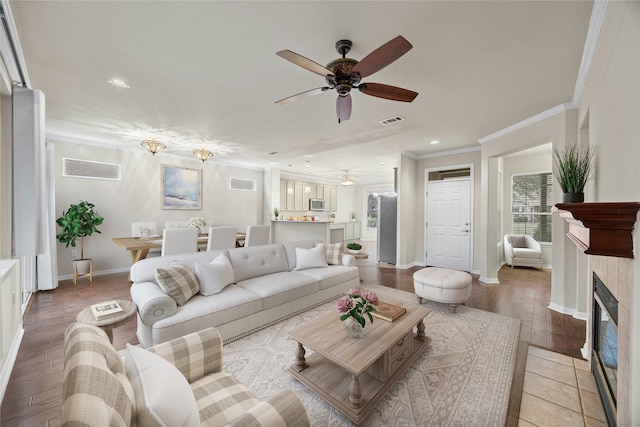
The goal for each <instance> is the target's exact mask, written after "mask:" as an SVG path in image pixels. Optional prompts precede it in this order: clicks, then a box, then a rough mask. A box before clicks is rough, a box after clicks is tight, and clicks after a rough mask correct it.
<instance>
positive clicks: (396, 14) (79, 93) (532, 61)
mask: <svg viewBox="0 0 640 427" xmlns="http://www.w3.org/2000/svg"><path fill="white" fill-rule="evenodd" d="M10 4H11V8H12V11H13V15H14V18H15V23H16V27H17V29H18V33H19V38H20V43H21V45H22V50H23V53H24V58H25V62H26V65H27V70H28V74H29V77H30V81H31V86H32V87H33V88H34V89H40V90H42V91H43V92H44V93H45V96H46V130H47V135H48V137H49V138H50V139H59V140H67V141H82V142H90V143H100V144H105V145H116V146H118V145H126V146H129V147H139V148H140V149H141V150H142V149H143V148H142V147H140V146H139V144H140V141H142V140H143V139H146V138H149V137H157V138H158V139H160V140H162V141H163V142H165V143H166V144H167V146H168V148H167V150H166V151H167V152H172V153H175V154H184V155H191V154H190V152H191V151H192V150H193V149H194V148H196V147H198V146H205V147H207V148H209V149H211V150H213V151H215V152H216V157H215V159H216V160H215V161H221V162H230V163H235V164H242V165H249V166H254V167H278V168H280V169H281V170H282V172H283V173H297V174H305V175H314V176H317V177H321V178H330V179H332V180H334V181H335V182H336V183H337V182H338V178H337V176H338V175H339V174H340V172H341V171H342V170H345V169H348V170H349V172H350V173H351V174H353V175H356V176H359V177H360V178H361V182H362V183H372V182H379V180H381V181H383V182H390V181H391V179H392V175H393V173H392V167H393V166H396V164H397V159H398V155H399V153H401V152H411V153H413V154H415V155H417V156H420V155H428V154H431V153H436V152H441V151H450V150H459V149H466V148H472V147H476V148H477V147H478V146H479V144H478V139H480V138H482V137H485V136H487V135H490V134H492V133H494V132H496V131H498V130H501V129H503V128H505V127H508V126H510V125H512V124H514V123H517V122H519V121H521V120H524V119H527V118H529V117H532V116H534V115H536V114H538V113H541V112H543V111H546V110H548V109H550V108H552V107H555V106H558V105H560V104H563V103H566V102H570V101H571V100H572V98H573V95H574V89H575V86H576V78H577V76H578V71H579V68H580V61H581V58H582V52H583V48H584V45H585V39H586V34H587V29H588V25H589V18H590V16H591V9H592V6H593V2H591V1H549V2H547V1H509V2H507V1H493V2H487V1H472V2H466V1H465V2H462V1H442V2H435V1H425V2H418V1H414V2H401V1H386V2H374V1H329V2H321V1H314V2H303V1H292V2H286V1H281V2H271V1H256V2H241V1H23V0H21V1H12V2H10ZM397 35H402V36H404V37H405V38H406V39H407V40H408V41H409V42H411V44H412V45H413V49H412V50H410V51H409V52H408V53H407V54H405V55H404V56H403V57H401V58H400V59H398V60H397V61H396V62H394V63H393V64H391V65H389V66H388V67H386V68H385V69H383V70H381V71H379V72H378V73H375V74H374V75H372V76H369V77H367V78H365V79H363V81H365V82H367V81H368V82H376V83H385V84H389V85H393V86H399V87H402V88H406V89H410V90H414V91H417V92H419V95H418V97H417V98H416V100H415V101H414V102H413V103H401V102H394V101H388V100H383V99H379V98H375V97H371V96H367V95H365V94H363V93H360V92H355V93H353V94H352V97H353V112H352V116H351V120H349V121H346V122H343V123H342V124H338V123H337V119H336V112H335V101H336V99H335V98H336V94H335V92H333V91H331V92H328V93H322V94H319V95H317V96H314V97H310V98H306V99H302V100H299V101H297V102H295V103H291V104H287V105H276V104H274V101H276V100H279V99H281V98H284V97H287V96H289V95H293V94H296V93H299V92H303V91H305V90H309V89H313V88H317V87H320V86H324V85H325V82H324V79H323V78H322V77H321V76H318V75H316V74H313V73H311V72H309V71H307V70H304V69H302V68H300V67H297V66H295V65H293V64H292V63H290V62H287V61H285V60H283V59H282V58H280V57H278V56H276V55H275V52H276V51H279V50H283V49H290V50H292V51H294V52H296V53H299V54H301V55H303V56H306V57H307V58H310V59H312V60H314V61H316V62H318V63H320V64H323V65H325V64H326V63H328V62H329V61H330V60H332V59H335V58H337V57H338V56H339V55H338V53H337V52H336V51H335V49H334V45H335V43H336V42H337V41H338V40H340V39H350V40H351V41H352V42H353V48H352V50H351V52H350V53H349V54H348V55H347V56H348V57H351V58H354V59H357V60H360V59H362V58H363V57H364V56H366V55H367V54H368V53H370V52H371V51H373V50H374V49H376V48H377V47H379V46H380V45H382V44H383V43H385V42H387V41H389V40H391V39H392V38H394V37H395V36H397ZM112 77H117V78H120V79H123V80H125V81H126V82H128V83H129V84H130V86H131V87H130V88H129V89H119V88H116V87H113V86H111V85H109V84H107V82H106V81H107V79H108V78H112ZM396 115H401V116H403V117H404V118H405V120H404V121H402V122H400V123H397V124H394V125H389V126H382V125H380V124H379V123H378V122H379V120H382V119H385V118H389V117H392V116H396ZM434 139H437V140H440V141H441V143H440V144H438V145H431V144H430V141H432V140H434ZM272 152H277V153H278V154H274V155H270V154H269V153H272ZM305 155H306V156H312V157H305ZM158 156H162V153H160V154H158ZM383 162H384V165H382V164H381V163H383ZM276 163H277V165H276ZM305 166H308V167H305Z"/></svg>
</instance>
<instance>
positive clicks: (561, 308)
mask: <svg viewBox="0 0 640 427" xmlns="http://www.w3.org/2000/svg"><path fill="white" fill-rule="evenodd" d="M547 308H548V309H549V310H553V311H555V312H558V313H561V314H567V315H569V316H572V317H574V318H575V319H579V320H588V319H589V316H588V315H587V313H583V312H580V311H578V310H576V309H575V308H569V307H565V306H563V305H560V304H556V303H554V302H551V303H549V305H548V306H547Z"/></svg>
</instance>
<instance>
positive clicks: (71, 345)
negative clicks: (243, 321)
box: [62, 323, 309, 427]
mask: <svg viewBox="0 0 640 427" xmlns="http://www.w3.org/2000/svg"><path fill="white" fill-rule="evenodd" d="M64 356H65V357H64V385H63V403H62V425H63V426H81V425H82V426H90V427H94V426H95V427H99V426H100V427H101V426H118V427H119V426H135V425H136V424H137V425H142V424H144V425H166V426H177V425H194V424H195V425H201V426H238V427H246V426H256V427H259V426H265V427H267V426H283V427H285V426H295V427H299V426H300V427H306V426H309V417H308V416H307V411H306V409H305V407H304V405H303V404H302V401H301V400H300V399H299V398H298V397H297V396H296V395H295V393H294V392H293V391H291V390H287V389H284V390H280V391H278V392H276V393H275V394H273V395H272V396H271V397H269V398H266V399H258V398H257V397H256V396H255V395H254V394H253V392H251V390H249V389H248V388H247V387H246V386H244V385H243V384H242V383H240V382H239V381H237V380H236V379H235V378H234V377H233V376H232V375H231V374H229V373H226V372H224V371H223V370H222V366H223V364H222V356H223V354H222V339H221V338H220V334H219V333H218V331H217V330H216V329H215V328H208V329H204V330H202V331H200V332H196V333H192V334H189V335H185V336H184V337H180V338H176V339H174V340H172V341H168V342H165V343H162V344H158V345H156V346H154V347H151V348H149V349H146V350H145V349H142V348H138V347H135V346H133V347H132V346H128V347H127V350H125V351H124V354H123V356H124V359H125V360H124V361H123V359H122V357H121V355H120V354H118V352H117V351H116V350H115V348H114V347H113V346H112V345H111V343H110V342H109V339H108V338H107V335H106V334H105V332H104V331H103V330H101V329H100V328H98V327H95V326H92V325H85V324H82V323H74V324H72V325H71V326H70V327H69V328H68V329H67V331H66V333H65V346H64ZM150 420H152V421H153V422H151V423H150V424H145V422H149V421H150Z"/></svg>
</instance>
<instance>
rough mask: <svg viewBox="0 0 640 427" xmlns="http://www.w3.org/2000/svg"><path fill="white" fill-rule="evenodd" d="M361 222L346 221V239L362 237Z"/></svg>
mask: <svg viewBox="0 0 640 427" xmlns="http://www.w3.org/2000/svg"><path fill="white" fill-rule="evenodd" d="M361 234H362V232H361V223H360V222H359V221H358V222H345V223H344V240H345V241H347V240H358V239H360V237H361Z"/></svg>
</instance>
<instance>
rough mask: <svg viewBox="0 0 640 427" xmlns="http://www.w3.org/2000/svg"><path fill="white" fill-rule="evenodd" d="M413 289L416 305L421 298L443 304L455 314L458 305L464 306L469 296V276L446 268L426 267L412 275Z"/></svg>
mask: <svg viewBox="0 0 640 427" xmlns="http://www.w3.org/2000/svg"><path fill="white" fill-rule="evenodd" d="M413 287H414V289H415V292H416V295H417V296H418V304H421V303H422V299H423V298H424V299H428V300H431V301H436V302H443V303H445V304H449V305H450V306H451V312H452V313H455V312H456V307H457V306H458V304H464V303H465V302H466V301H467V300H468V299H469V297H470V296H471V275H470V274H469V273H466V272H464V271H456V270H449V269H448V268H440V267H427V268H423V269H422V270H418V271H416V272H415V273H413Z"/></svg>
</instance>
